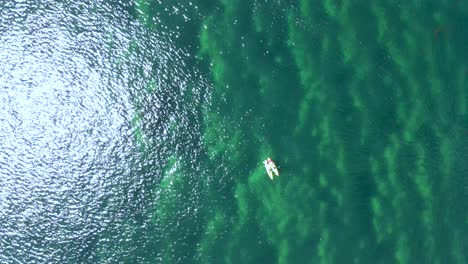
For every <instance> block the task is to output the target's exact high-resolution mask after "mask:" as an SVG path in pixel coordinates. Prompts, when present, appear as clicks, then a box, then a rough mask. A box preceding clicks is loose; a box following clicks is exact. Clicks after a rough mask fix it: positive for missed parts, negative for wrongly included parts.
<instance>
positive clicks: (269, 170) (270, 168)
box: [263, 157, 279, 180]
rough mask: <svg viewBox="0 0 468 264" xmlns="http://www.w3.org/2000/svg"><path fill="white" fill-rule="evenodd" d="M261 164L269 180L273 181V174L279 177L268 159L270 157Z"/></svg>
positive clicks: (272, 163)
mask: <svg viewBox="0 0 468 264" xmlns="http://www.w3.org/2000/svg"><path fill="white" fill-rule="evenodd" d="M263 164H264V165H265V169H266V172H267V174H268V176H269V177H270V179H271V180H273V174H275V175H276V176H279V172H278V169H277V168H276V165H275V163H274V162H273V161H272V160H271V159H270V157H268V158H267V159H266V160H264V161H263Z"/></svg>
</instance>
